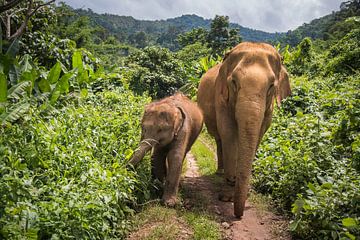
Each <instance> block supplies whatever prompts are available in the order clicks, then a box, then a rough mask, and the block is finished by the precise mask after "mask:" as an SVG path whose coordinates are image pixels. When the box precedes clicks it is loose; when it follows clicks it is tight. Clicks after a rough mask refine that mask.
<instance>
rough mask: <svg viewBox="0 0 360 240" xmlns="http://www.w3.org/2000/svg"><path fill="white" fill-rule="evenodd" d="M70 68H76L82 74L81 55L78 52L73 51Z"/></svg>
mask: <svg viewBox="0 0 360 240" xmlns="http://www.w3.org/2000/svg"><path fill="white" fill-rule="evenodd" d="M72 67H73V69H74V68H77V69H78V70H79V72H82V70H83V69H84V65H83V62H82V54H81V52H80V51H75V52H74V54H73V57H72Z"/></svg>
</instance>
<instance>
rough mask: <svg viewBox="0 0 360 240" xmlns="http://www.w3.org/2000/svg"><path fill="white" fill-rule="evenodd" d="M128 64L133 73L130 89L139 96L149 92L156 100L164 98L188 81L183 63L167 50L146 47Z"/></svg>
mask: <svg viewBox="0 0 360 240" xmlns="http://www.w3.org/2000/svg"><path fill="white" fill-rule="evenodd" d="M126 64H127V65H129V66H130V68H131V71H132V72H133V74H132V78H131V79H130V82H129V84H130V88H131V89H132V90H133V91H134V92H136V93H138V94H143V93H144V92H148V93H149V94H150V96H152V97H154V98H163V97H165V96H169V95H171V94H173V93H174V92H175V91H176V90H177V89H179V88H180V87H181V86H183V85H184V84H185V83H186V81H187V79H186V72H185V69H184V68H183V67H182V64H181V62H180V61H179V60H177V59H176V58H175V57H174V55H173V53H171V52H170V51H169V50H168V49H166V48H160V47H146V48H145V49H144V50H143V51H139V52H136V53H134V54H132V55H130V56H129V58H128V60H127V61H126Z"/></svg>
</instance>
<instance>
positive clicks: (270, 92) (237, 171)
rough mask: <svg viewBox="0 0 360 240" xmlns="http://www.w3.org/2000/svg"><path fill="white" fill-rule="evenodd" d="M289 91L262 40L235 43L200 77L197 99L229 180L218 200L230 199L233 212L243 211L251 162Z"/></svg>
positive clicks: (278, 61) (276, 58) (276, 57)
mask: <svg viewBox="0 0 360 240" xmlns="http://www.w3.org/2000/svg"><path fill="white" fill-rule="evenodd" d="M290 93H291V90H290V84H289V78H288V74H287V72H286V69H285V67H284V66H282V64H281V57H280V55H279V54H278V52H277V51H276V49H275V48H273V47H272V46H270V45H268V44H264V43H249V42H244V43H241V44H239V45H237V46H236V47H234V48H233V49H232V50H231V51H230V52H229V53H228V54H227V56H226V57H225V58H224V60H223V62H222V63H220V64H218V65H216V66H215V67H213V68H211V69H210V70H209V71H208V72H207V73H206V74H205V75H204V76H203V77H202V79H201V81H200V85H199V89H198V96H197V99H198V104H199V107H200V108H201V110H202V111H203V113H204V120H205V124H206V126H207V129H208V131H209V133H210V134H211V135H213V136H214V137H215V140H216V144H217V149H218V168H219V170H220V171H221V170H224V177H225V179H226V183H228V184H227V185H225V186H224V187H223V188H222V193H221V194H220V200H223V201H232V200H233V201H234V214H235V216H236V217H241V216H242V215H243V213H244V208H245V200H246V198H247V193H248V186H249V179H250V176H251V167H252V161H253V159H254V157H255V153H256V150H257V148H258V146H259V143H260V141H261V138H262V137H263V135H264V133H265V132H266V130H267V129H268V128H269V126H270V124H271V119H272V112H273V108H274V102H275V100H276V102H277V103H278V105H279V106H280V103H281V100H282V99H284V98H286V97H287V96H289V95H290ZM234 185H235V187H234ZM228 189H230V191H227V190H228Z"/></svg>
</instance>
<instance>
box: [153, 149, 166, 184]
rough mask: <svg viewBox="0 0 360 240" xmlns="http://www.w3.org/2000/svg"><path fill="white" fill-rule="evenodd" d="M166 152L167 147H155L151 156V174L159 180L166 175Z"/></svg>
mask: <svg viewBox="0 0 360 240" xmlns="http://www.w3.org/2000/svg"><path fill="white" fill-rule="evenodd" d="M168 152H169V149H168V148H167V147H155V148H154V152H153V155H152V156H151V174H152V176H153V177H154V178H156V179H159V180H160V181H161V182H162V181H164V178H165V176H166V156H167V154H168Z"/></svg>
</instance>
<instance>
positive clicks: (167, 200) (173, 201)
mask: <svg viewBox="0 0 360 240" xmlns="http://www.w3.org/2000/svg"><path fill="white" fill-rule="evenodd" d="M162 202H163V204H164V205H165V206H167V207H172V208H173V207H175V206H176V205H177V204H178V200H177V198H176V196H172V197H163V198H162Z"/></svg>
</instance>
